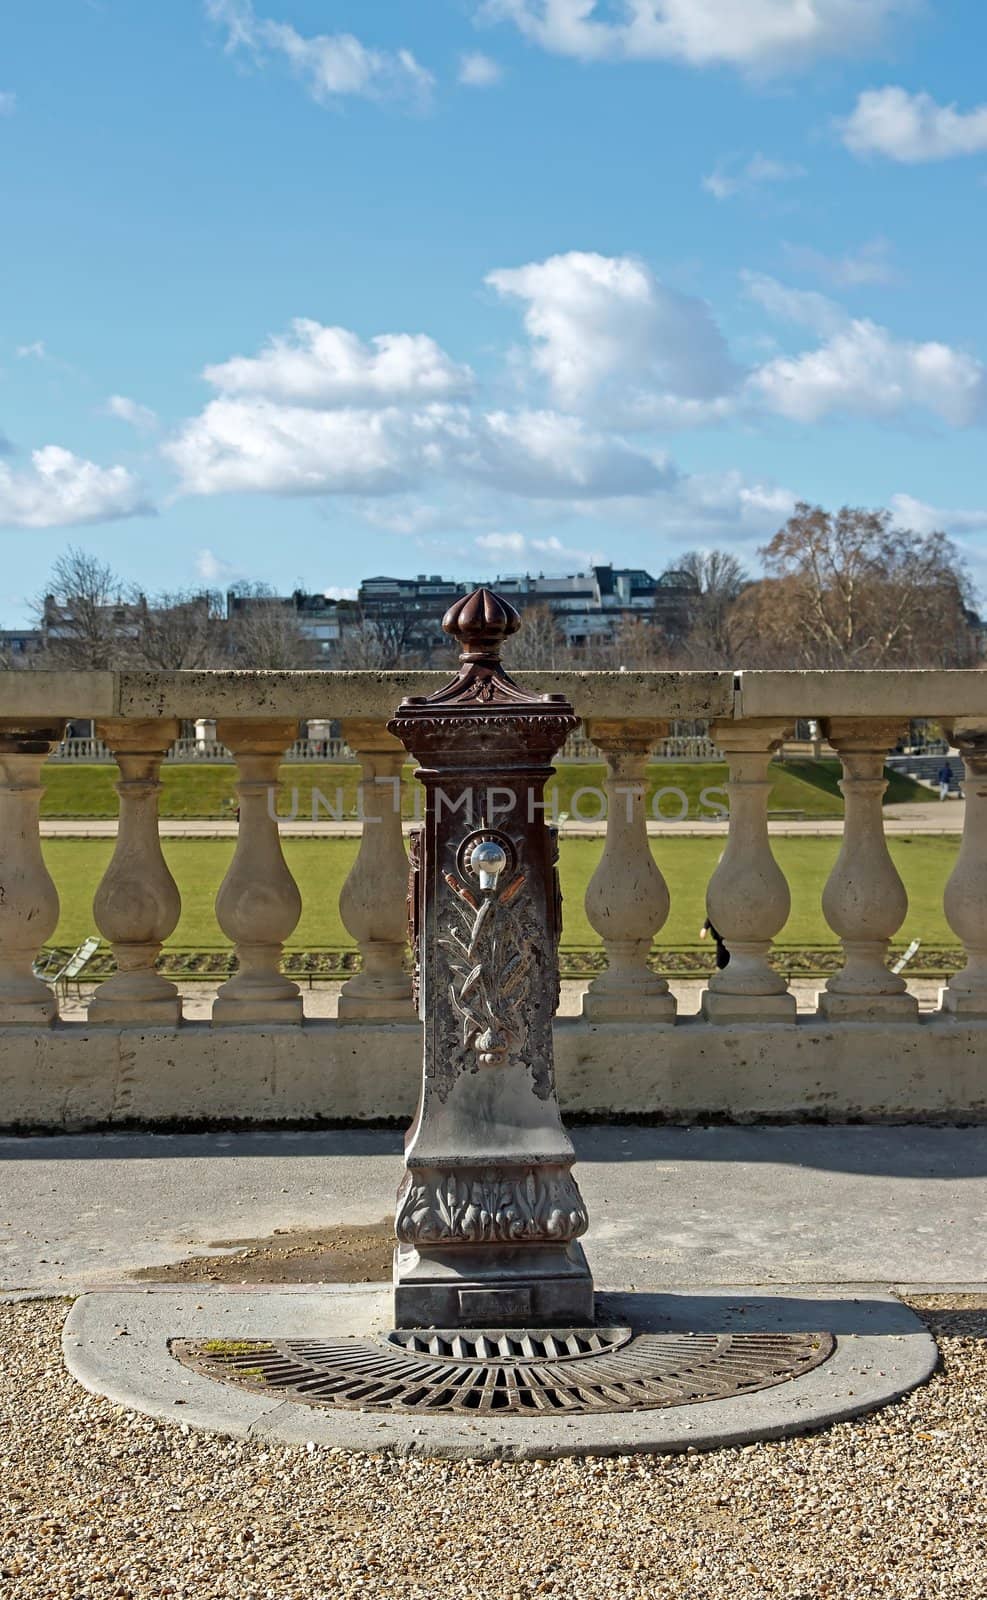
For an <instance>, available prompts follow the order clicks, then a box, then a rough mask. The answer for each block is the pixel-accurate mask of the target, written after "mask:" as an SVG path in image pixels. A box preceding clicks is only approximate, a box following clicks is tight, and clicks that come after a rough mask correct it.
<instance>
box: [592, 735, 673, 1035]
mask: <svg viewBox="0 0 987 1600" xmlns="http://www.w3.org/2000/svg"><path fill="white" fill-rule="evenodd" d="M587 733H588V735H589V738H590V739H591V740H592V741H593V743H594V744H595V745H596V746H597V748H598V749H599V750H602V751H603V753H604V755H605V756H606V758H607V779H606V788H607V833H606V842H605V843H604V846H603V854H602V856H601V857H600V861H599V864H598V866H597V868H596V871H595V872H594V873H593V876H592V878H591V879H590V881H589V887H588V888H587V890H586V915H587V917H588V918H589V921H590V923H591V925H592V926H593V927H594V928H595V929H596V931H597V933H598V934H599V935H600V937H601V938H602V940H603V945H604V949H605V950H606V956H607V969H606V971H605V972H601V973H600V974H599V976H598V977H596V978H594V979H593V982H592V983H591V984H590V986H589V988H588V990H587V991H586V994H585V995H584V997H583V1016H584V1017H587V1018H588V1019H589V1021H591V1022H610V1021H622V1020H625V1019H628V1018H636V1019H641V1020H647V1021H652V1022H658V1023H662V1022H669V1023H671V1022H674V1021H675V1001H674V999H673V998H672V996H671V994H670V993H669V991H668V984H667V982H666V980H665V979H664V978H661V977H659V976H658V975H657V973H654V972H652V971H651V969H650V968H649V966H648V955H649V953H650V950H651V941H652V939H653V938H654V936H655V934H656V933H657V932H658V929H659V928H661V927H662V926H663V925H664V922H665V919H666V918H667V916H668V888H667V886H666V884H665V880H664V878H663V877H662V875H661V873H660V872H659V870H658V868H657V866H656V865H655V860H654V857H653V856H652V854H651V847H650V844H649V842H648V829H647V816H646V796H645V768H646V765H647V760H648V752H649V751H650V750H651V749H652V748H653V747H654V744H655V742H656V741H657V740H658V739H661V738H664V737H665V736H666V735H667V733H668V723H667V722H609V721H608V722H602V721H595V722H592V723H591V724H590V725H589V726H588V728H587Z"/></svg>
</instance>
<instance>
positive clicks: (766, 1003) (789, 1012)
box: [700, 989, 798, 1026]
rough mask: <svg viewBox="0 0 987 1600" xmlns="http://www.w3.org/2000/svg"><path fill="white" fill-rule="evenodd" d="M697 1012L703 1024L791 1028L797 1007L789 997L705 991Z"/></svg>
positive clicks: (783, 995) (791, 996)
mask: <svg viewBox="0 0 987 1600" xmlns="http://www.w3.org/2000/svg"><path fill="white" fill-rule="evenodd" d="M700 1009H701V1014H702V1016H703V1018H704V1019H705V1021H706V1022H716V1023H730V1022H783V1023H784V1022H790V1023H791V1024H792V1025H793V1026H794V1025H795V1020H796V1015H797V1012H798V1005H797V1002H796V1000H795V996H794V995H791V994H723V993H722V991H718V990H716V989H706V990H704V992H703V996H702V1004H701V1008H700Z"/></svg>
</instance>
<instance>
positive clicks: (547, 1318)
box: [394, 1240, 594, 1328]
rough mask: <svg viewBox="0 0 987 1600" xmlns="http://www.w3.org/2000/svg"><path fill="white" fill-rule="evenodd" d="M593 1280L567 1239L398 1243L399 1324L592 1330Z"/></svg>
mask: <svg viewBox="0 0 987 1600" xmlns="http://www.w3.org/2000/svg"><path fill="white" fill-rule="evenodd" d="M593 1321H594V1304H593V1279H592V1276H591V1274H590V1270H589V1264H588V1262H587V1260H586V1256H585V1253H584V1251H583V1247H582V1245H581V1244H579V1243H578V1241H576V1240H573V1241H571V1242H570V1243H569V1244H537V1245H491V1244H489V1243H485V1244H480V1245H477V1246H475V1247H473V1246H470V1245H455V1246H449V1247H442V1246H430V1245H424V1246H422V1249H421V1250H420V1251H419V1250H418V1249H416V1248H415V1246H414V1245H401V1244H399V1245H398V1246H397V1248H396V1249H395V1251H394V1323H395V1327H398V1328H512V1327H529V1328H530V1327H544V1328H551V1327H556V1328H557V1327H590V1326H592V1324H593Z"/></svg>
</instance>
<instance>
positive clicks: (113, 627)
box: [32, 548, 136, 672]
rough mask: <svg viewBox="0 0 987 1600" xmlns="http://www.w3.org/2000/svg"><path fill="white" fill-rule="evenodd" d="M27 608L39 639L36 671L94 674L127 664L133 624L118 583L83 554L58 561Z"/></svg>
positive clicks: (78, 552) (77, 552)
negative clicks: (41, 637)
mask: <svg viewBox="0 0 987 1600" xmlns="http://www.w3.org/2000/svg"><path fill="white" fill-rule="evenodd" d="M32 609H33V611H34V616H35V620H36V622H37V625H38V627H39V628H40V629H41V630H42V633H43V635H44V649H43V651H42V652H41V653H40V654H39V656H38V665H39V666H46V667H69V668H76V669H78V670H89V671H97V672H99V671H105V670H109V669H113V668H118V667H121V666H126V665H128V664H130V663H131V662H132V661H133V659H134V654H135V650H134V641H135V634H136V622H135V618H134V616H133V612H132V607H131V606H130V605H128V604H127V602H126V601H125V600H124V598H123V586H122V584H121V582H120V579H119V578H118V577H117V575H116V573H115V572H114V571H113V569H112V567H110V566H108V565H107V563H106V562H104V561H100V560H99V559H98V558H97V557H96V556H91V555H89V554H88V553H87V552H86V551H85V550H79V549H75V548H70V549H68V550H66V551H65V553H64V554H63V555H60V556H59V557H58V560H57V561H56V562H55V565H54V567H53V568H52V572H51V577H50V578H49V580H48V585H47V588H46V591H45V593H44V594H43V595H41V596H39V597H38V599H37V600H36V601H35V602H34V605H33V608H32Z"/></svg>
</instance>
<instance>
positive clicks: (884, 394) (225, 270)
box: [0, 0, 987, 626]
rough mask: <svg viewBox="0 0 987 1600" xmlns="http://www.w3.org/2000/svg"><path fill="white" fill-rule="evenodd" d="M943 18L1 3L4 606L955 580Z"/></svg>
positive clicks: (964, 118) (967, 414)
mask: <svg viewBox="0 0 987 1600" xmlns="http://www.w3.org/2000/svg"><path fill="white" fill-rule="evenodd" d="M985 47H987V11H985V8H984V7H983V5H982V3H980V4H978V3H976V0H954V3H952V4H947V3H945V0H938V3H937V0H928V3H925V4H922V3H918V0H744V4H743V5H739V4H737V3H736V0H595V3H594V0H256V3H255V4H253V5H250V4H247V3H246V0H168V3H167V4H165V3H164V0H9V3H8V5H7V6H5V7H4V8H3V11H2V14H0V174H2V216H3V251H2V262H3V266H2V278H3V285H4V289H3V294H2V297H0V439H2V444H0V451H2V453H0V543H2V547H3V554H4V560H3V582H2V592H0V621H2V622H3V623H4V624H6V625H8V626H10V625H18V624H20V623H21V622H22V621H23V620H24V618H25V616H26V615H27V611H28V608H29V601H30V597H31V596H32V595H34V594H36V593H37V592H38V591H39V590H40V589H41V588H42V587H43V584H44V579H45V575H46V573H47V572H48V570H49V569H50V566H51V564H52V561H53V559H54V558H55V556H56V555H57V554H58V553H59V552H60V551H62V550H64V549H65V548H66V547H67V546H68V545H69V544H75V545H80V546H82V547H83V548H85V549H87V550H90V551H94V552H97V553H99V554H100V555H102V556H103V557H104V558H105V559H106V560H108V561H109V562H111V563H112V565H113V566H114V568H115V569H116V570H117V571H118V572H119V573H120V574H121V576H122V578H123V579H124V580H126V581H128V582H138V583H140V584H142V585H144V586H145V588H147V589H148V590H149V591H159V590H175V589H183V588H188V587H191V586H195V585H199V584H202V583H204V582H205V583H208V584H209V585H211V586H215V585H223V584H225V583H226V582H227V581H229V580H231V579H233V578H236V577H245V578H253V579H261V580H264V581H266V582H269V583H271V584H274V585H275V586H277V587H278V588H280V589H282V590H288V589H290V588H292V587H294V586H295V585H296V584H299V583H300V584H302V585H303V586H305V587H307V588H310V589H313V590H325V591H328V592H347V591H351V590H352V589H353V588H354V587H355V585H356V584H357V583H358V582H359V580H360V578H361V577H363V576H367V575H369V574H371V573H378V572H401V573H408V572H411V573H414V572H424V571H427V572H442V573H443V574H455V575H458V576H482V577H492V576H494V575H495V574H496V573H497V572H498V571H501V572H503V571H516V570H518V569H525V568H527V569H530V570H536V571H571V570H576V569H577V568H578V567H579V566H581V565H582V564H584V563H585V562H586V561H587V560H588V559H590V558H597V559H607V560H612V561H614V562H615V563H618V564H620V565H641V566H646V567H649V568H650V569H651V570H653V571H660V570H661V569H662V568H664V567H665V566H666V565H668V564H669V563H670V562H672V561H673V560H674V557H675V554H676V552H681V551H683V550H685V549H689V548H693V547H696V546H702V547H707V548H708V547H712V546H717V547H722V548H728V549H732V550H735V551H736V552H737V553H738V554H739V555H741V557H742V558H743V559H744V560H745V561H746V562H747V563H748V564H749V566H750V567H751V568H752V569H756V566H757V547H758V545H759V544H761V543H763V542H764V540H765V539H766V538H767V537H769V536H770V535H771V533H772V532H773V531H774V530H775V528H776V527H777V526H778V525H779V523H780V522H781V521H782V520H784V517H785V515H786V514H787V510H788V508H789V507H790V505H791V504H792V502H793V500H794V499H796V498H806V499H810V500H818V501H821V502H822V503H825V504H830V505H834V506H835V505H837V504H842V503H850V504H866V505H890V506H892V507H893V508H894V509H895V510H896V512H897V514H898V515H899V517H900V519H901V520H902V521H903V522H906V523H909V524H910V525H912V526H915V527H918V528H920V529H923V530H925V529H927V528H932V527H943V528H945V529H946V531H947V532H950V533H951V534H952V535H953V536H954V538H956V540H957V542H958V543H959V544H960V545H961V547H962V549H963V550H964V552H965V554H966V555H967V557H968V559H969V561H970V563H971V565H972V567H973V569H974V572H975V575H976V576H977V577H978V579H979V582H980V584H981V586H982V587H983V588H984V589H987V484H985V483H984V481H983V479H984V423H985V418H987V367H985V365H984V363H985V362H987V336H985V329H984V316H983V304H984V290H983V282H984V267H985V260H984V254H985V252H984V240H985V225H984V208H985V205H987V85H985V82H984V78H983V71H982V62H983V60H984V56H985Z"/></svg>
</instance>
